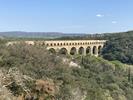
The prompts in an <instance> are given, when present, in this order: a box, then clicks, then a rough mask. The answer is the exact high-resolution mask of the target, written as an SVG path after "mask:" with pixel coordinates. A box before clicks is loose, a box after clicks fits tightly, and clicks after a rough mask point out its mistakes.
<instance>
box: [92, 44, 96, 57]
mask: <svg viewBox="0 0 133 100" xmlns="http://www.w3.org/2000/svg"><path fill="white" fill-rule="evenodd" d="M92 51H93V54H94V55H96V54H97V47H96V46H93V50H92Z"/></svg>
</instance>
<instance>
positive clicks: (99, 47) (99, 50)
mask: <svg viewBox="0 0 133 100" xmlns="http://www.w3.org/2000/svg"><path fill="white" fill-rule="evenodd" d="M101 51H102V46H101V45H100V46H98V54H100V53H101Z"/></svg>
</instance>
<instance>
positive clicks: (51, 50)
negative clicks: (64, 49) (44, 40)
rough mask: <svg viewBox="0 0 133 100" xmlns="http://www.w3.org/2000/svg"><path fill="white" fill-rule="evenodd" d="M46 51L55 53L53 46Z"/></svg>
mask: <svg viewBox="0 0 133 100" xmlns="http://www.w3.org/2000/svg"><path fill="white" fill-rule="evenodd" d="M48 51H49V52H50V53H52V54H55V53H56V51H55V49H54V48H50V49H49V50H48Z"/></svg>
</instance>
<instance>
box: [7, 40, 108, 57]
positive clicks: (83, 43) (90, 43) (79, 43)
mask: <svg viewBox="0 0 133 100" xmlns="http://www.w3.org/2000/svg"><path fill="white" fill-rule="evenodd" d="M24 42H25V43H26V44H29V45H41V46H46V48H47V49H48V50H49V51H50V52H52V53H60V54H70V55H75V54H81V55H86V54H90V55H94V56H98V55H99V53H100V52H101V50H102V48H103V46H104V44H105V42H106V40H49V41H47V40H46V41H24ZM16 43H19V42H17V41H15V42H8V43H7V45H12V44H16Z"/></svg>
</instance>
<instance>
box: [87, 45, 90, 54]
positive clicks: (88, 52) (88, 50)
mask: <svg viewBox="0 0 133 100" xmlns="http://www.w3.org/2000/svg"><path fill="white" fill-rule="evenodd" d="M86 54H91V47H90V46H88V47H87V48H86Z"/></svg>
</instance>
